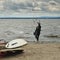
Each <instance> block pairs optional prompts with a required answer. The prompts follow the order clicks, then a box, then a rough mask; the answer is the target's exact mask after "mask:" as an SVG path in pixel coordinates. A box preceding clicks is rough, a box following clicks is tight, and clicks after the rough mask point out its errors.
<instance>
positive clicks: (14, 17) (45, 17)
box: [0, 16, 60, 19]
mask: <svg viewBox="0 0 60 60" xmlns="http://www.w3.org/2000/svg"><path fill="white" fill-rule="evenodd" d="M0 19H60V16H29V17H23V16H22V17H19V16H8V17H3V16H2V17H0Z"/></svg>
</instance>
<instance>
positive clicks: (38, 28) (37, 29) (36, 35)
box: [34, 23, 41, 41]
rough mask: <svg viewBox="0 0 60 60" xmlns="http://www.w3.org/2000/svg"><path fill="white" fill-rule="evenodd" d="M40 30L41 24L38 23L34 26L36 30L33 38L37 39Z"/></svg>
mask: <svg viewBox="0 0 60 60" xmlns="http://www.w3.org/2000/svg"><path fill="white" fill-rule="evenodd" d="M40 31H41V25H40V23H38V26H37V27H36V30H35V32H34V35H35V38H36V39H37V41H39V35H40Z"/></svg>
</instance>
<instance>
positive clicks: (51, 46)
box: [0, 43, 60, 60]
mask: <svg viewBox="0 0 60 60" xmlns="http://www.w3.org/2000/svg"><path fill="white" fill-rule="evenodd" d="M23 49H24V53H21V54H17V55H14V56H7V57H3V58H0V60H60V43H28V45H26V46H25V47H24V48H23Z"/></svg>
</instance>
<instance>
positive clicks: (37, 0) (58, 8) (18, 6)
mask: <svg viewBox="0 0 60 60" xmlns="http://www.w3.org/2000/svg"><path fill="white" fill-rule="evenodd" d="M28 13H33V14H35V13H37V15H41V13H42V15H44V14H45V13H48V14H51V13H54V14H60V0H0V15H2V16H3V15H14V14H15V15H19V14H28Z"/></svg>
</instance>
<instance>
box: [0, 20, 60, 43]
mask: <svg viewBox="0 0 60 60" xmlns="http://www.w3.org/2000/svg"><path fill="white" fill-rule="evenodd" d="M39 20H40V23H41V27H42V29H41V35H40V39H39V40H40V41H50V42H60V19H37V20H36V19H0V40H1V39H3V40H5V41H11V40H13V39H16V38H23V39H25V40H27V41H36V39H35V37H34V35H33V32H34V31H35V28H36V26H37V21H39ZM48 35H57V36H59V37H54V38H52V37H46V36H48Z"/></svg>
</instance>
